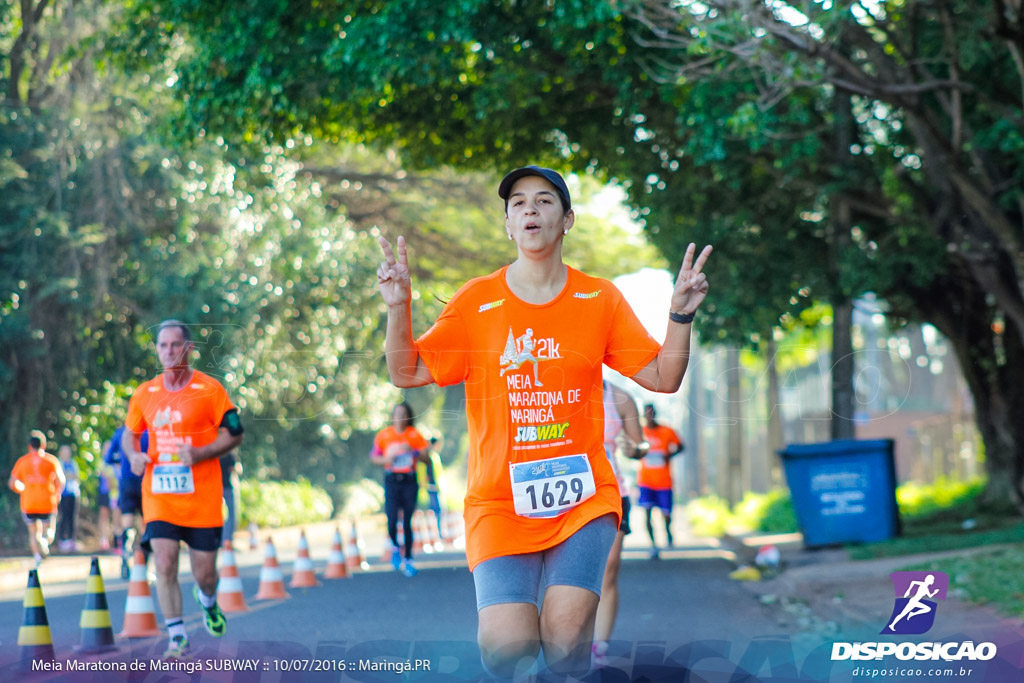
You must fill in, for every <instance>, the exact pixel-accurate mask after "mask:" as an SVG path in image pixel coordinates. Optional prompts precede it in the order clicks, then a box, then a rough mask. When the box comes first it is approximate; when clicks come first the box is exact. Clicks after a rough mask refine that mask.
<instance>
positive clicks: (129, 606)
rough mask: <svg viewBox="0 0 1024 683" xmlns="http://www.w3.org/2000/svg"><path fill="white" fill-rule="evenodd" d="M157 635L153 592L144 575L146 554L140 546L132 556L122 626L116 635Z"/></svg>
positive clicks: (138, 636) (129, 636)
mask: <svg viewBox="0 0 1024 683" xmlns="http://www.w3.org/2000/svg"><path fill="white" fill-rule="evenodd" d="M158 635H160V629H159V628H158V627H157V625H156V610H155V608H154V606H153V594H152V593H150V592H149V577H148V576H146V554H145V553H143V552H142V549H141V548H138V549H136V550H135V556H134V557H133V558H132V573H131V579H130V581H129V583H128V598H127V599H126V600H125V603H124V627H123V628H122V629H121V632H120V633H118V634H117V636H118V637H119V638H148V637H150V636H158Z"/></svg>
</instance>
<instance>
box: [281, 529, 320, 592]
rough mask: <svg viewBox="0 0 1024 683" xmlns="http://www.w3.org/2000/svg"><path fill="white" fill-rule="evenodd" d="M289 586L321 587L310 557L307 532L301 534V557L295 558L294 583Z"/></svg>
mask: <svg viewBox="0 0 1024 683" xmlns="http://www.w3.org/2000/svg"><path fill="white" fill-rule="evenodd" d="M288 585H289V586H290V587H292V588H316V587H317V586H319V585H320V582H319V581H317V580H316V573H315V572H314V571H313V560H311V559H310V557H309V541H307V540H306V532H305V531H301V532H299V555H298V557H296V558H295V565H294V567H293V569H292V581H291V583H289V584H288Z"/></svg>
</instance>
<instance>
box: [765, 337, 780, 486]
mask: <svg viewBox="0 0 1024 683" xmlns="http://www.w3.org/2000/svg"><path fill="white" fill-rule="evenodd" d="M765 350H766V352H767V354H768V367H767V369H766V372H767V373H768V471H769V478H770V480H771V484H772V485H773V486H780V485H781V484H782V472H781V467H780V464H779V456H778V455H777V454H778V452H779V451H780V450H782V448H783V447H784V446H785V443H784V442H783V436H782V397H781V395H780V392H779V369H778V366H777V365H776V364H775V354H777V353H778V352H779V349H778V347H777V346H776V345H775V339H774V338H772V334H771V332H769V333H768V343H767V345H766V348H765Z"/></svg>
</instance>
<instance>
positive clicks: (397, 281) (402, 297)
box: [377, 235, 412, 307]
mask: <svg viewBox="0 0 1024 683" xmlns="http://www.w3.org/2000/svg"><path fill="white" fill-rule="evenodd" d="M377 241H378V242H380V248H381V250H382V251H383V252H384V263H382V264H380V268H378V269H377V286H378V287H380V293H381V296H383V297H384V303H385V304H387V305H388V306H389V307H391V306H403V305H405V304H408V303H409V299H411V298H412V279H411V278H410V276H409V256H408V253H407V252H406V249H405V238H404V237H399V238H398V242H397V244H396V248H397V249H398V258H395V254H394V252H393V251H392V250H391V243H390V242H388V241H387V240H386V239H385V238H384V236H383V235H382V236H380V237H379V238H377Z"/></svg>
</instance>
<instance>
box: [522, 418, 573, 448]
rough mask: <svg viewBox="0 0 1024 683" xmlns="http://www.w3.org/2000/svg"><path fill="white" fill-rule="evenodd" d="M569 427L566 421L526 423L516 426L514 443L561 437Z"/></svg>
mask: <svg viewBox="0 0 1024 683" xmlns="http://www.w3.org/2000/svg"><path fill="white" fill-rule="evenodd" d="M568 429H569V423H568V422H562V423H559V424H549V425H526V426H523V427H516V443H533V442H536V441H551V440H553V439H561V438H562V437H564V436H565V432H566V431H568Z"/></svg>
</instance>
